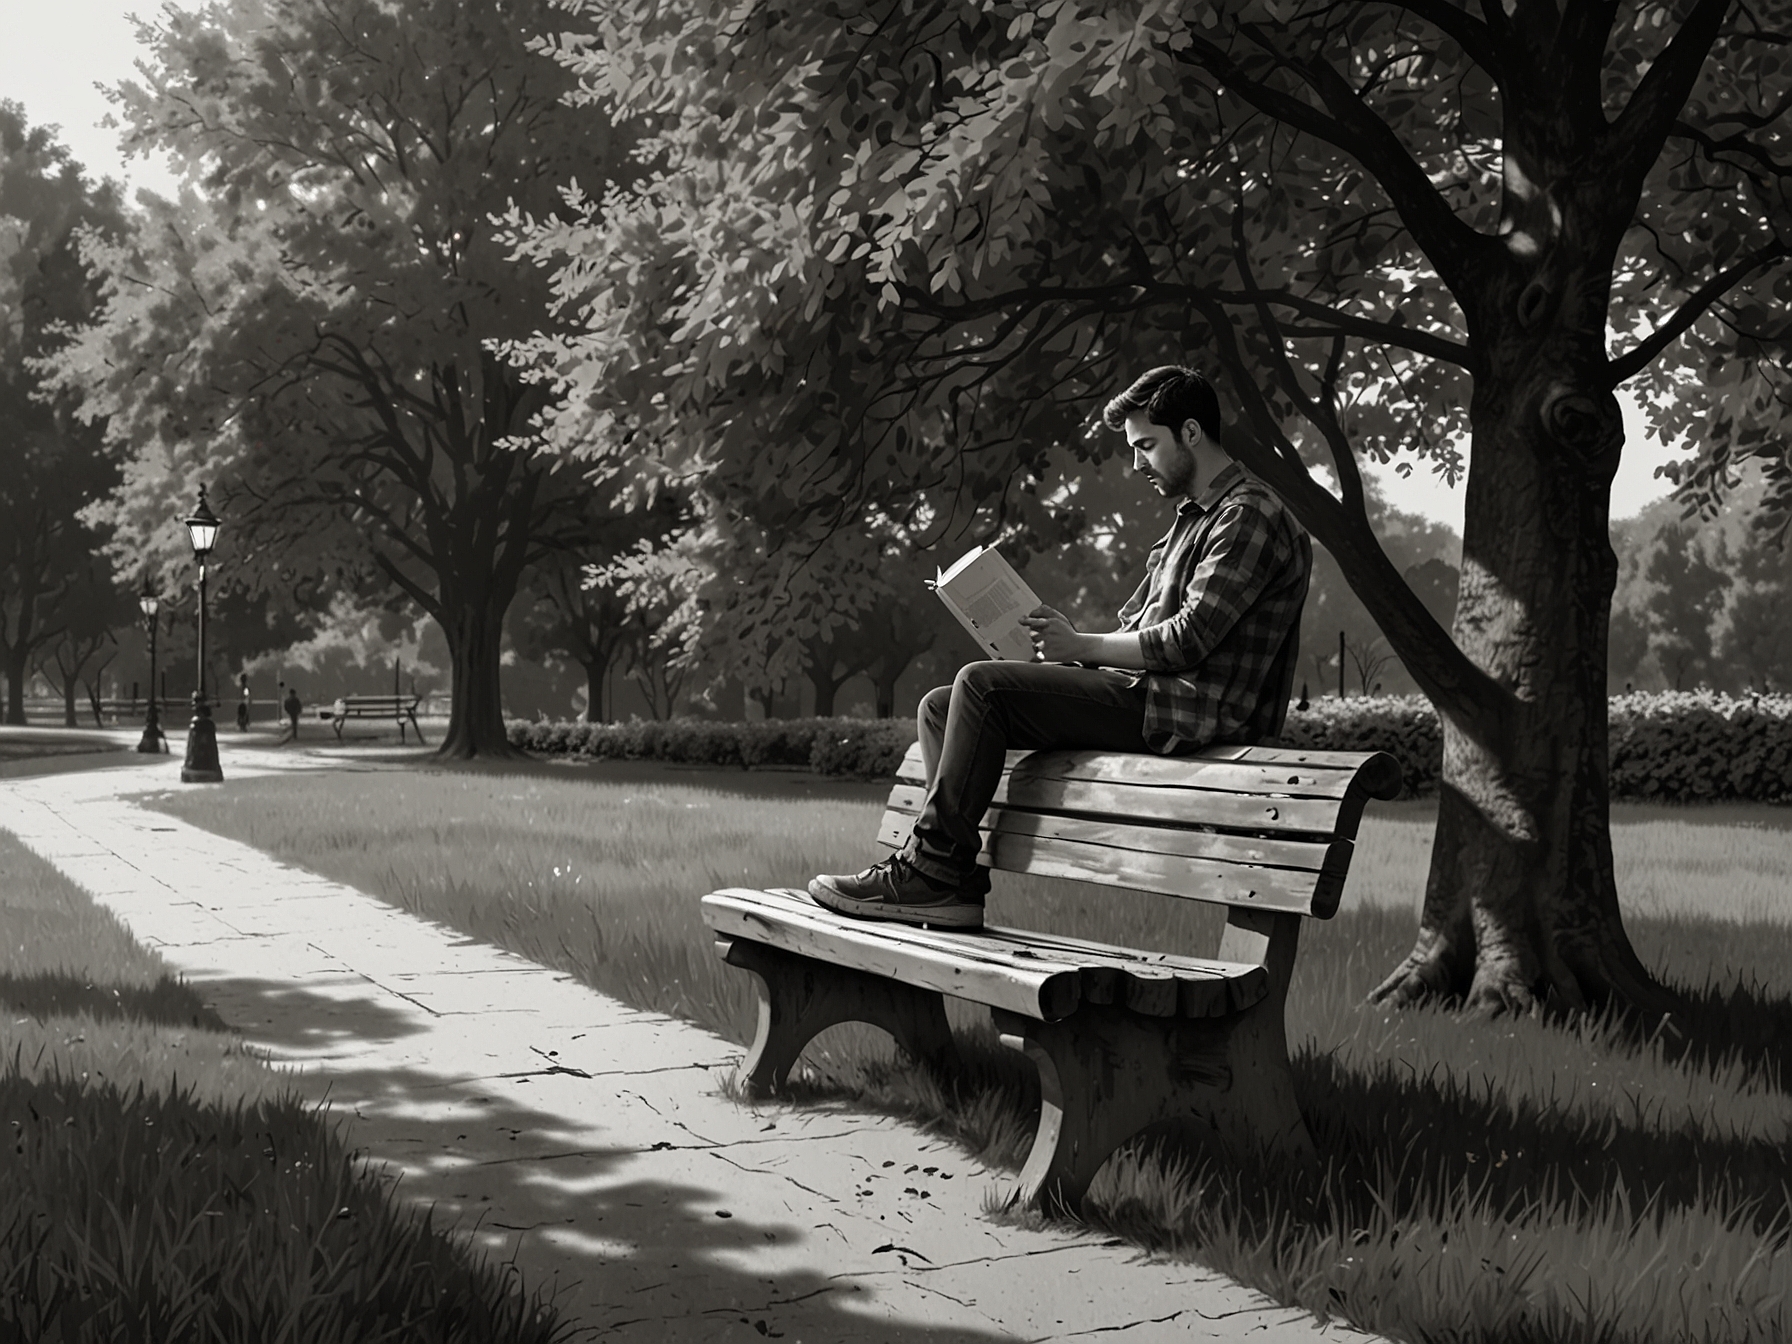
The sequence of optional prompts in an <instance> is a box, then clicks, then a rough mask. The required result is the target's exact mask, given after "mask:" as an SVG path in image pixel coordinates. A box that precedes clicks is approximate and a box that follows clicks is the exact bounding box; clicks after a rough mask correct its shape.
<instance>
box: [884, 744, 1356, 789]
mask: <svg viewBox="0 0 1792 1344" xmlns="http://www.w3.org/2000/svg"><path fill="white" fill-rule="evenodd" d="M1009 758H1010V759H1009V762H1008V766H1007V771H1006V773H1010V774H1011V773H1013V771H1014V768H1015V766H1016V765H1017V764H1018V763H1019V762H1021V761H1025V766H1024V767H1023V770H1024V773H1025V775H1026V776H1027V777H1029V778H1033V779H1074V780H1080V781H1084V782H1088V783H1114V782H1120V783H1126V784H1143V785H1149V786H1155V787H1159V788H1170V789H1197V790H1203V791H1205V790H1213V791H1216V792H1220V793H1245V794H1253V795H1259V794H1271V793H1275V794H1288V795H1291V796H1299V797H1309V798H1343V797H1344V796H1345V795H1346V794H1348V793H1349V792H1350V790H1351V789H1352V787H1354V786H1355V782H1356V776H1357V773H1358V772H1357V771H1355V770H1351V769H1343V768H1340V767H1337V766H1333V765H1313V764H1310V763H1306V762H1302V763H1298V764H1296V763H1289V764H1270V763H1260V762H1254V761H1215V760H1205V759H1201V758H1198V757H1180V758H1178V757H1168V756H1148V755H1145V754H1144V753H1142V752H1141V753H1139V754H1137V755H1133V756H1118V755H1112V754H1107V753H1102V754H1092V753H1089V752H1081V751H1036V752H1010V753H1009ZM896 777H897V779H899V780H901V781H902V782H903V783H905V784H922V783H925V781H926V774H925V772H924V771H923V770H922V768H921V760H920V753H919V752H918V751H916V752H915V754H914V755H912V756H910V757H906V758H905V759H904V760H903V763H902V766H901V768H900V769H898V771H897V775H896Z"/></svg>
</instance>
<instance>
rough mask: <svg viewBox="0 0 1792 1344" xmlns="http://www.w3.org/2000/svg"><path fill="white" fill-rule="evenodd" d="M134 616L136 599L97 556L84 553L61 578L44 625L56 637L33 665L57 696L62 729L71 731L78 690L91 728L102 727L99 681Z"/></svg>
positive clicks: (49, 642) (47, 642)
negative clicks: (90, 713)
mask: <svg viewBox="0 0 1792 1344" xmlns="http://www.w3.org/2000/svg"><path fill="white" fill-rule="evenodd" d="M136 616H137V603H136V599H135V598H134V597H132V596H130V595H128V594H127V593H125V591H124V590H123V589H122V588H121V587H120V586H119V584H118V582H117V580H116V579H115V578H114V577H113V574H112V567H111V565H110V564H109V563H108V562H107V560H106V557H105V555H104V554H103V553H102V552H99V551H97V550H96V551H94V552H91V553H89V554H88V555H87V556H86V557H84V558H83V559H82V560H80V561H79V562H77V564H76V566H75V569H74V572H73V573H71V574H69V575H68V576H66V581H65V582H64V584H63V586H62V592H61V595H60V597H59V599H58V601H57V603H56V610H55V615H54V617H53V618H52V620H51V621H50V622H48V623H47V625H48V627H49V628H53V629H54V631H55V636H54V638H53V639H51V640H48V641H46V643H45V644H44V646H43V647H42V650H41V652H40V653H39V656H38V659H37V664H36V665H37V669H38V670H39V671H40V672H42V673H43V674H44V676H45V677H46V678H48V679H49V681H50V682H51V683H52V684H53V685H55V687H56V688H57V690H58V691H60V692H61V694H62V722H63V725H64V726H65V727H69V728H73V727H74V726H75V723H76V717H75V699H76V696H77V695H78V694H79V693H80V691H81V690H82V689H83V688H85V690H86V692H87V700H88V704H89V705H90V706H91V707H92V710H93V718H94V722H95V723H96V724H98V723H102V722H103V720H102V716H101V714H100V708H99V701H100V698H101V696H100V677H101V675H102V674H103V673H104V672H105V670H106V666H107V665H108V664H109V663H110V662H111V661H112V660H113V658H115V657H116V656H117V654H118V636H117V632H118V631H119V630H120V629H122V628H125V627H128V626H131V625H134V624H136V620H135V619H134V618H135V617H136ZM96 659H97V660H98V661H97V662H96V661H95V660H96Z"/></svg>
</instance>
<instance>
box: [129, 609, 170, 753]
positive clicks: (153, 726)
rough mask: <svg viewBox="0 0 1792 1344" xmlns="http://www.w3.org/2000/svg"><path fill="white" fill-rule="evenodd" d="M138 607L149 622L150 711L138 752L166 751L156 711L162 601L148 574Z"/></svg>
mask: <svg viewBox="0 0 1792 1344" xmlns="http://www.w3.org/2000/svg"><path fill="white" fill-rule="evenodd" d="M137 605H138V606H139V607H141V608H142V609H143V616H144V619H145V620H147V621H148V622H149V710H148V712H147V713H145V714H144V716H143V736H142V738H141V739H140V740H139V741H138V743H137V750H138V751H149V752H156V751H166V750H168V740H167V738H165V737H164V736H163V735H162V721H161V716H160V715H159V714H158V713H157V711H156V612H158V611H160V610H161V607H162V599H161V598H160V597H158V596H157V595H156V590H155V589H154V588H152V587H150V584H149V576H148V575H147V574H146V575H144V576H143V591H142V592H141V593H139V594H137Z"/></svg>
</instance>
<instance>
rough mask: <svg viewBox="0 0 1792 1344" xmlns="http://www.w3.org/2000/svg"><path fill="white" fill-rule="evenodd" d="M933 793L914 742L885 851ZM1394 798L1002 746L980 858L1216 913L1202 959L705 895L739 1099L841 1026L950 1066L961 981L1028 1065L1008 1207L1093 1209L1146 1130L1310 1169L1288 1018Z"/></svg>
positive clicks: (1396, 782) (1344, 775)
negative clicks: (1383, 810) (729, 983)
mask: <svg viewBox="0 0 1792 1344" xmlns="http://www.w3.org/2000/svg"><path fill="white" fill-rule="evenodd" d="M924 782H925V776H924V773H923V770H922V766H921V758H920V750H919V748H918V747H917V748H913V749H911V750H910V751H909V754H908V756H907V758H906V759H905V760H904V761H903V764H902V768H901V770H900V772H899V774H898V778H897V783H896V786H895V787H894V788H893V789H892V790H891V791H890V798H889V803H888V810H887V811H886V812H885V814H884V819H883V824H882V826H881V828H880V830H879V834H878V839H879V840H880V841H882V842H883V843H884V844H886V845H892V846H894V845H900V844H901V843H902V842H903V841H904V840H905V839H906V838H907V836H908V833H909V828H910V826H911V824H912V823H913V821H914V817H915V814H916V813H917V812H918V811H919V809H920V805H921V801H922V797H923V795H924V792H925V788H924ZM1399 787H1400V767H1399V765H1398V763H1397V762H1396V761H1395V760H1394V759H1393V757H1391V756H1388V755H1385V754H1382V753H1375V754H1361V753H1348V752H1319V751H1293V750H1285V749H1276V748H1265V747H1226V748H1215V749H1211V750H1209V751H1207V752H1204V753H1202V754H1201V755H1198V756H1185V757H1177V758H1166V757H1156V756H1150V755H1145V754H1139V755H1122V754H1116V753H1107V752H1086V751H1042V752H1033V753H1027V754H1022V753H1013V754H1011V755H1010V757H1009V762H1008V769H1007V771H1006V773H1005V774H1004V776H1003V780H1002V785H1001V787H1000V789H999V790H998V791H997V793H996V798H995V802H994V804H993V805H992V806H991V808H990V810H989V814H988V815H987V816H986V817H985V818H984V847H983V853H982V856H981V861H982V862H983V863H985V864H987V865H988V866H990V867H991V868H996V869H1000V870H1002V871H1005V872H1013V873H1031V874H1039V875H1045V876H1050V877H1065V878H1077V879H1080V880H1082V881H1085V882H1096V883H1101V884H1103V885H1106V886H1114V887H1125V888H1131V889H1134V890H1138V891H1146V892H1156V893H1160V894H1162V895H1165V896H1174V897H1188V898H1192V899H1195V900H1201V901H1208V902H1214V903H1218V904H1221V905H1224V906H1226V907H1227V922H1226V928H1225V932H1224V934H1223V935H1222V937H1221V938H1220V942H1219V947H1218V948H1217V949H1216V951H1215V953H1214V955H1213V956H1212V957H1211V958H1199V957H1184V956H1172V955H1169V954H1166V953H1163V952H1159V951H1152V950H1149V949H1133V948H1123V947H1110V946H1107V945H1105V944H1101V943H1093V942H1087V941H1083V940H1079V939H1075V938H1065V937H1058V936H1054V935H1049V934H1042V933H1031V932H1026V931H1023V930H1020V929H1009V928H995V927H989V928H985V929H984V930H983V931H982V932H979V933H971V932H963V931H959V932H952V931H946V930H934V929H923V928H916V927H914V926H910V925H904V924H895V923H888V922H882V921H869V920H855V919H850V918H847V917H844V916H840V915H836V914H834V913H833V912H832V911H829V910H827V909H824V908H823V907H821V906H819V905H817V904H816V903H815V902H813V901H811V900H810V899H809V897H808V894H807V893H806V892H803V891H797V890H794V889H784V890H775V891H751V890H746V889H742V888H732V889H727V890H723V891H717V892H712V893H711V894H710V895H708V896H705V897H704V898H703V918H704V920H705V922H706V923H707V924H708V925H709V926H710V928H711V929H712V930H714V932H715V934H716V935H717V942H716V946H717V950H718V951H719V952H720V953H721V955H722V956H723V958H724V959H725V960H727V961H728V962H729V964H731V965H734V966H739V967H742V968H744V969H746V970H749V971H751V972H753V973H754V974H755V976H756V978H757V980H758V991H759V1025H758V1031H757V1033H756V1035H755V1037H754V1041H753V1045H752V1047H751V1049H750V1051H749V1052H748V1055H747V1058H746V1062H745V1064H744V1065H743V1066H742V1068H743V1077H744V1080H745V1084H746V1088H747V1091H748V1094H749V1095H751V1096H754V1097H765V1096H768V1095H771V1094H774V1093H776V1092H779V1091H781V1090H782V1088H783V1086H784V1083H785V1080H786V1077H787V1075H788V1073H789V1071H790V1069H791V1067H792V1066H793V1065H794V1064H795V1063H796V1060H797V1056H798V1055H799V1054H801V1052H802V1049H803V1047H804V1046H805V1045H806V1044H807V1043H808V1042H809V1041H810V1040H811V1039H812V1038H813V1037H814V1036H815V1035H816V1033H817V1032H820V1031H821V1030H823V1029H824V1028H826V1027H829V1026H832V1025H834V1024H835V1023H838V1022H847V1021H859V1022H869V1023H872V1024H874V1025H876V1026H880V1027H882V1028H884V1029H885V1030H887V1031H889V1032H890V1033H891V1035H893V1036H894V1037H895V1038H896V1041H897V1043H898V1045H899V1046H900V1047H901V1048H902V1049H903V1050H905V1051H906V1052H907V1053H908V1054H910V1055H911V1056H913V1057H914V1058H916V1059H918V1060H921V1061H924V1062H926V1063H928V1064H930V1065H932V1066H934V1067H937V1068H940V1069H942V1070H948V1071H949V1070H950V1069H951V1068H952V1067H953V1066H954V1064H955V1063H956V1053H955V1050H954V1047H953V1043H952V1036H951V1032H950V1029H949V1028H948V1026H947V1021H946V1014H945V1004H944V1000H943V998H942V995H945V994H950V995H953V996H954V997H957V998H960V999H966V1000H969V1001H971V1002H974V1003H980V1004H984V1005H987V1006H988V1007H989V1008H990V1010H991V1013H992V1016H993V1018H994V1021H995V1025H996V1029H997V1031H998V1032H999V1033H1000V1034H1001V1039H1002V1043H1003V1044H1004V1045H1007V1046H1010V1047H1011V1048H1013V1049H1016V1050H1020V1051H1023V1052H1024V1053H1025V1054H1026V1055H1027V1056H1028V1057H1029V1058H1031V1059H1032V1061H1033V1062H1034V1064H1035V1065H1036V1066H1037V1068H1038V1070H1039V1082H1040V1092H1041V1095H1042V1098H1043V1102H1042V1105H1041V1108H1040V1116H1039V1126H1038V1130H1037V1133H1036V1135H1035V1137H1034V1141H1033V1148H1032V1152H1031V1155H1030V1156H1029V1157H1028V1159H1027V1163H1026V1166H1025V1169H1024V1170H1023V1171H1022V1173H1021V1177H1020V1182H1019V1185H1018V1187H1017V1188H1016V1189H1015V1191H1014V1192H1013V1194H1012V1196H1011V1197H1010V1200H1009V1203H1010V1204H1011V1205H1012V1204H1015V1203H1023V1204H1030V1205H1035V1206H1039V1207H1044V1208H1048V1209H1053V1210H1062V1209H1072V1210H1074V1209H1078V1208H1080V1206H1081V1203H1082V1199H1083V1196H1084V1194H1086V1193H1087V1191H1088V1188H1089V1183H1090V1181H1091V1180H1093V1179H1094V1176H1095V1173H1096V1172H1097V1171H1098V1170H1099V1169H1100V1167H1101V1166H1102V1164H1103V1163H1104V1162H1106V1161H1107V1159H1108V1158H1109V1157H1110V1156H1111V1155H1112V1154H1113V1152H1114V1151H1115V1149H1117V1148H1118V1147H1120V1146H1121V1145H1122V1144H1124V1143H1126V1142H1127V1141H1128V1140H1130V1139H1133V1138H1135V1137H1138V1136H1141V1135H1143V1134H1145V1133H1146V1132H1147V1131H1151V1132H1152V1133H1153V1134H1155V1133H1159V1132H1165V1133H1169V1132H1174V1131H1175V1130H1177V1129H1178V1128H1182V1129H1187V1128H1188V1127H1191V1126H1192V1127H1195V1128H1197V1129H1201V1130H1204V1131H1205V1133H1206V1135H1207V1136H1208V1137H1209V1138H1211V1139H1215V1140H1217V1141H1218V1143H1219V1144H1220V1145H1221V1148H1222V1150H1223V1151H1225V1152H1228V1153H1242V1152H1243V1151H1245V1150H1248V1149H1258V1150H1269V1151H1271V1152H1273V1153H1276V1154H1279V1155H1281V1156H1283V1157H1287V1158H1293V1159H1303V1158H1309V1157H1311V1155H1312V1153H1313V1146H1312V1140H1311V1138H1310V1136H1309V1135H1308V1133H1307V1129H1306V1125H1305V1123H1304V1122H1303V1121H1302V1119H1301V1115H1300V1111H1299V1109H1298V1107H1297V1106H1296V1105H1295V1100H1294V1088H1293V1082H1292V1078H1291V1076H1290V1074H1289V1071H1288V1050H1287V1043H1286V1037H1285V1035H1284V1025H1283V1006H1284V1003H1285V1000H1286V998H1287V993H1288V982H1289V977H1290V975H1291V973H1292V971H1293V969H1294V959H1295V951H1296V948H1297V946H1298V944H1299V940H1300V928H1301V920H1302V918H1303V917H1306V916H1314V917H1317V918H1321V919H1325V918H1329V917H1330V916H1331V915H1332V914H1334V913H1335V912H1336V911H1337V908H1338V902H1339V899H1340V897H1341V895H1342V892H1343V887H1344V878H1345V873H1346V871H1347V870H1348V868H1349V866H1350V856H1351V850H1352V848H1353V843H1354V836H1355V834H1356V827H1357V822H1358V820H1359V819H1360V818H1361V816H1362V812H1363V807H1364V804H1365V803H1366V802H1367V800H1368V799H1369V798H1372V797H1374V798H1391V797H1393V796H1395V795H1396V794H1397V793H1398V791H1399Z"/></svg>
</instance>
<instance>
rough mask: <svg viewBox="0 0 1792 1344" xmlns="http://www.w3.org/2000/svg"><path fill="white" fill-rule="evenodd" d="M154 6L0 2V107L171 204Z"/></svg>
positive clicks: (1428, 478)
mask: <svg viewBox="0 0 1792 1344" xmlns="http://www.w3.org/2000/svg"><path fill="white" fill-rule="evenodd" d="M160 11H161V4H160V3H159V0H55V3H47V2H46V0H0V33H3V34H5V40H4V41H3V42H0V98H6V99H10V100H12V101H14V102H18V103H22V104H24V107H25V115H26V118H27V120H28V121H30V122H31V123H32V124H34V125H42V124H45V123H54V124H56V125H59V126H60V127H61V128H62V140H63V143H65V144H66V145H68V147H69V150H70V152H71V153H73V155H74V157H75V158H76V159H77V160H78V161H79V162H81V163H82V164H84V165H85V166H86V167H87V169H88V171H89V172H90V173H91V174H92V175H93V176H96V177H116V178H119V179H121V180H123V181H125V182H126V183H127V184H128V185H129V186H130V188H131V189H132V192H133V193H134V192H135V190H137V189H147V190H151V191H155V192H159V193H163V194H172V193H173V190H174V182H175V178H174V174H173V173H172V171H171V170H170V169H169V166H168V164H167V163H166V162H165V161H160V160H149V159H144V158H142V157H139V158H136V159H133V160H131V161H129V162H128V163H127V162H126V161H124V160H123V159H122V158H121V157H120V156H119V153H118V144H117V132H116V131H111V130H106V129H103V128H102V127H101V126H100V125H99V123H100V121H101V120H102V119H103V118H104V117H105V116H106V114H107V113H108V111H109V110H110V108H109V105H108V104H107V102H106V99H105V96H104V95H103V94H102V93H101V92H100V90H99V88H98V87H97V86H99V85H108V86H109V85H115V84H117V83H119V82H120V81H123V80H127V79H131V78H132V77H133V76H134V74H135V71H134V68H133V66H134V62H135V61H136V59H137V55H138V48H137V46H136V42H135V35H134V31H133V29H132V27H131V24H130V21H129V18H128V17H127V16H129V15H131V14H137V15H138V16H140V17H142V18H146V19H153V18H154V17H155V15H156V14H158V13H159V12H160ZM1625 428H1626V434H1625V448H1624V461H1623V465H1622V466H1620V467H1619V469H1618V477H1617V480H1616V481H1615V482H1614V483H1613V485H1612V510H1611V512H1612V517H1613V518H1614V519H1616V518H1628V517H1630V516H1632V515H1634V514H1636V513H1638V512H1639V511H1640V510H1642V509H1643V507H1644V506H1646V505H1648V504H1650V503H1651V502H1653V501H1654V500H1657V499H1659V498H1661V496H1663V495H1665V494H1666V493H1667V492H1668V490H1669V488H1670V485H1669V483H1668V482H1667V481H1664V480H1660V479H1657V478H1656V477H1655V474H1654V473H1655V469H1656V468H1657V467H1658V466H1660V465H1661V464H1662V463H1663V462H1667V461H1671V460H1673V459H1675V458H1676V457H1679V456H1681V454H1679V453H1676V452H1673V451H1671V450H1669V449H1665V448H1663V447H1662V446H1661V445H1660V444H1656V443H1647V442H1645V441H1644V440H1643V436H1642V432H1641V426H1640V424H1639V423H1638V416H1637V413H1636V410H1635V408H1634V407H1632V406H1626V407H1625ZM1364 469H1365V470H1366V471H1368V472H1369V473H1370V474H1371V475H1373V476H1375V477H1376V478H1377V479H1379V480H1380V481H1381V483H1382V486H1383V487H1384V489H1385V491H1386V493H1387V496H1388V498H1389V500H1390V501H1391V502H1392V503H1393V504H1394V505H1395V506H1396V507H1397V508H1400V509H1403V510H1405V511H1407V512H1410V513H1418V514H1422V515H1424V516H1425V517H1427V518H1431V519H1433V520H1435V521H1438V522H1443V523H1448V524H1449V525H1450V526H1451V527H1452V528H1454V529H1455V530H1456V531H1457V532H1458V533H1460V532H1461V531H1462V489H1461V486H1460V484H1458V486H1457V487H1456V488H1454V489H1452V488H1451V487H1449V486H1447V485H1445V484H1443V482H1442V480H1441V479H1440V478H1436V477H1434V476H1433V475H1432V473H1431V471H1430V468H1429V466H1428V465H1427V464H1424V463H1418V464H1416V465H1415V467H1414V470H1413V471H1412V472H1411V474H1410V475H1408V476H1406V477H1404V478H1402V477H1401V476H1399V475H1397V474H1396V473H1395V471H1394V469H1393V467H1392V465H1390V466H1387V467H1379V466H1377V465H1375V464H1374V463H1366V464H1365V468H1364Z"/></svg>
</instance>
